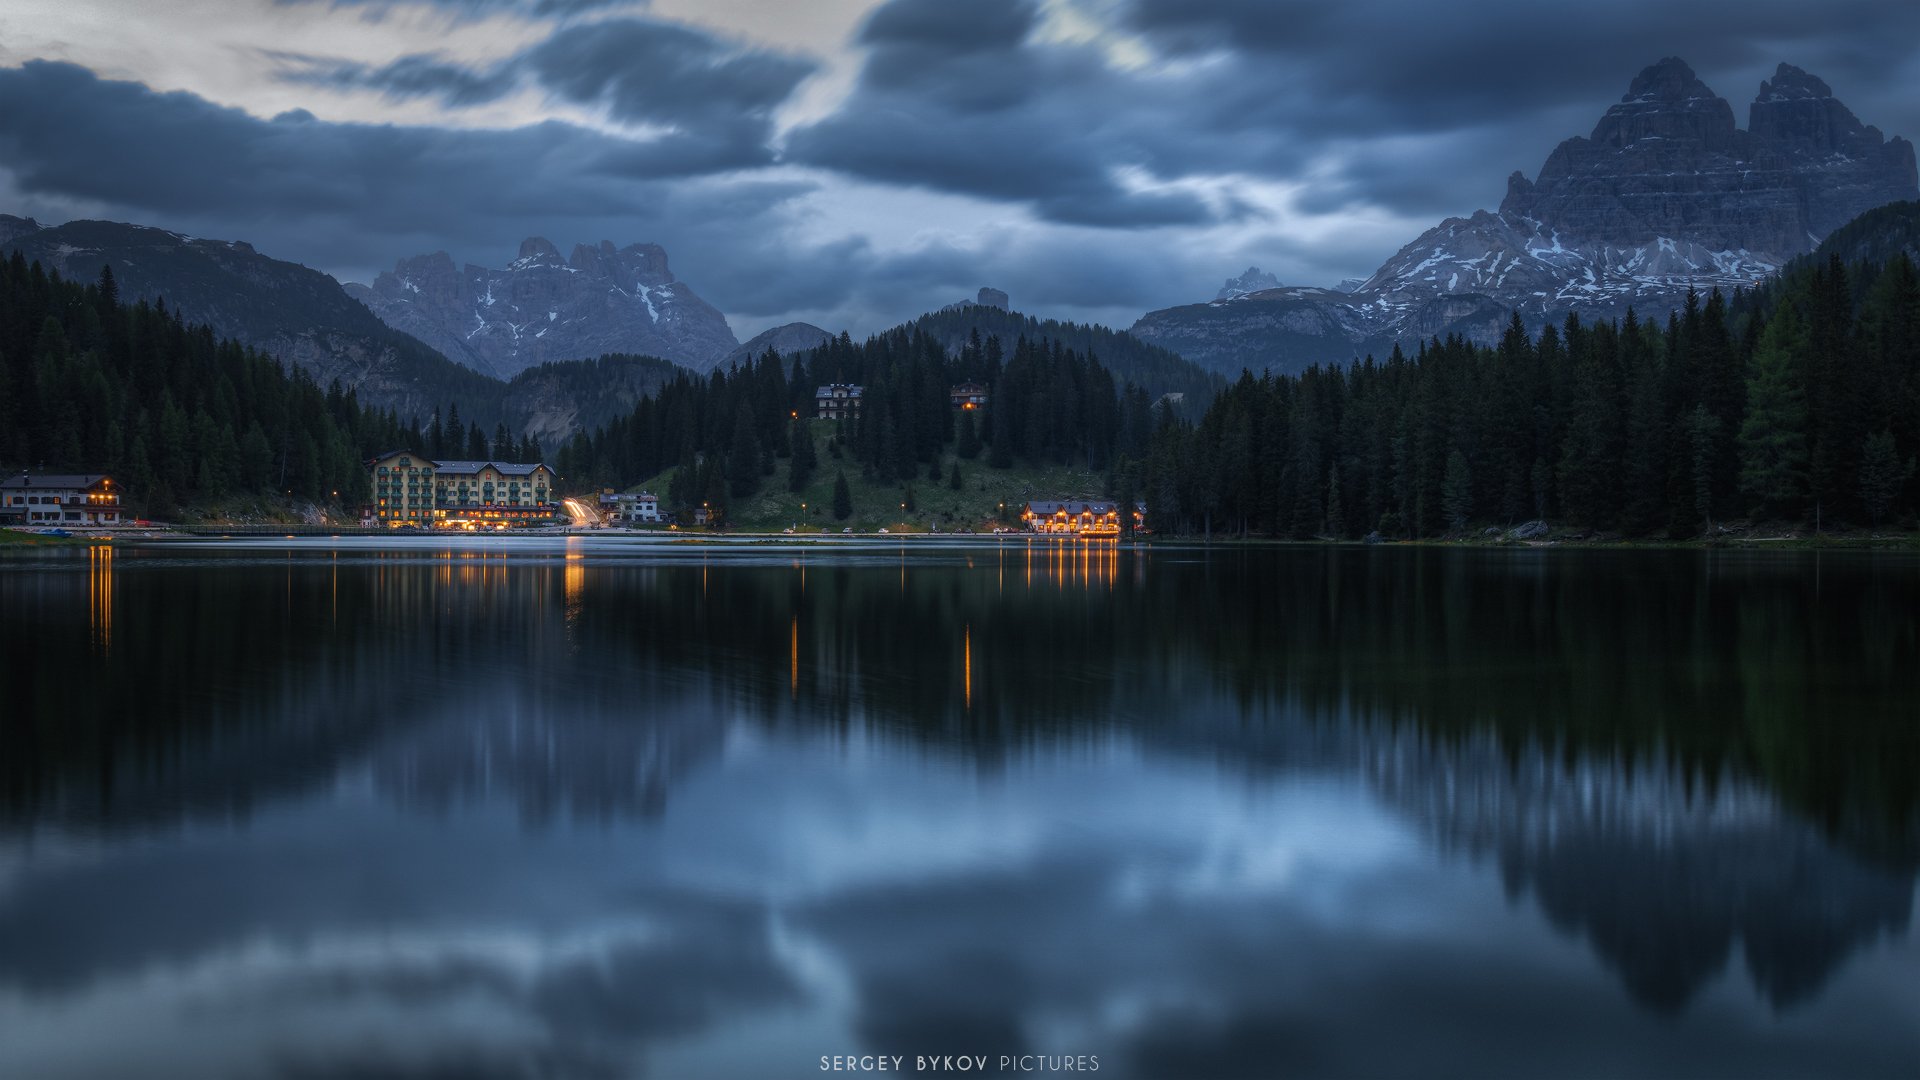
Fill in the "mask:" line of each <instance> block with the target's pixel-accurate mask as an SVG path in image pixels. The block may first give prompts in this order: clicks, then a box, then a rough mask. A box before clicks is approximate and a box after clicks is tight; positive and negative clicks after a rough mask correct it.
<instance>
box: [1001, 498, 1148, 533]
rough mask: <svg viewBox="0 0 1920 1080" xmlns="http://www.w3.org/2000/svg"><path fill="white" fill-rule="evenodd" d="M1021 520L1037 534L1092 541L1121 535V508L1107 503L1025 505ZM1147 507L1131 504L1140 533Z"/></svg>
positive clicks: (1080, 501) (1065, 501)
mask: <svg viewBox="0 0 1920 1080" xmlns="http://www.w3.org/2000/svg"><path fill="white" fill-rule="evenodd" d="M1020 520H1021V521H1024V522H1026V523H1027V528H1028V529H1029V530H1031V531H1033V532H1037V533H1048V534H1055V535H1065V536H1084V537H1088V538H1092V539H1102V538H1112V537H1117V536H1119V535H1120V504H1119V503H1116V502H1113V501H1111V500H1107V499H1060V500H1051V501H1036V502H1030V503H1028V504H1027V505H1026V506H1025V507H1024V508H1023V509H1022V510H1021V511H1020ZM1146 523H1147V504H1146V503H1135V504H1133V527H1134V529H1135V530H1136V531H1139V530H1143V529H1144V528H1145V527H1146Z"/></svg>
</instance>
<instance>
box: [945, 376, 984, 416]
mask: <svg viewBox="0 0 1920 1080" xmlns="http://www.w3.org/2000/svg"><path fill="white" fill-rule="evenodd" d="M947 397H948V399H949V400H951V401H952V402H953V407H954V408H956V409H984V408H986V407H987V388H986V387H985V386H983V385H981V384H980V383H977V382H963V383H961V384H960V385H958V386H955V387H952V388H950V389H949V390H948V391H947Z"/></svg>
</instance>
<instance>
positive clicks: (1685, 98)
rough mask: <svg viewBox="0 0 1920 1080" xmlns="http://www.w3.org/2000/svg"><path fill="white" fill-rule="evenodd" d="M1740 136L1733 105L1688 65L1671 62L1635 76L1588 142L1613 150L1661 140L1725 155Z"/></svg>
mask: <svg viewBox="0 0 1920 1080" xmlns="http://www.w3.org/2000/svg"><path fill="white" fill-rule="evenodd" d="M1736 134H1737V132H1736V130H1735V128H1734V126H1733V106H1731V105H1729V104H1727V102H1726V100H1725V99H1724V98H1721V97H1719V96H1718V95H1716V94H1715V93H1714V92H1713V91H1712V90H1710V89H1708V88H1707V84H1706V83H1703V82H1701V81H1700V77H1699V76H1697V75H1695V74H1694V73H1693V69H1692V68H1690V67H1688V66H1687V65H1686V63H1685V61H1682V60H1679V59H1677V58H1675V57H1668V58H1667V59H1665V60H1662V61H1660V62H1659V63H1657V64H1655V65H1653V66H1652V67H1649V68H1647V69H1646V70H1645V71H1642V72H1641V73H1640V74H1639V75H1637V76H1635V77H1634V80H1633V82H1632V84H1631V85H1629V86H1628V87H1627V93H1626V95H1625V96H1624V97H1622V98H1621V99H1620V103H1619V104H1617V105H1615V106H1613V107H1612V108H1610V109H1608V110H1607V111H1606V115H1604V116H1602V117H1601V118H1600V122H1599V123H1598V124H1595V125H1594V128H1593V134H1592V136H1590V138H1591V139H1592V141H1593V142H1595V143H1598V144H1599V145H1601V146H1604V147H1611V148H1614V149H1618V148H1621V147H1626V146H1630V145H1632V144H1634V143H1638V142H1642V141H1645V140H1652V139H1659V140H1667V141H1675V142H1680V143H1683V144H1688V145H1693V146H1698V147H1700V148H1702V149H1705V150H1707V151H1711V152H1721V151H1725V150H1728V149H1730V148H1731V146H1732V144H1733V142H1734V139H1735V136H1736Z"/></svg>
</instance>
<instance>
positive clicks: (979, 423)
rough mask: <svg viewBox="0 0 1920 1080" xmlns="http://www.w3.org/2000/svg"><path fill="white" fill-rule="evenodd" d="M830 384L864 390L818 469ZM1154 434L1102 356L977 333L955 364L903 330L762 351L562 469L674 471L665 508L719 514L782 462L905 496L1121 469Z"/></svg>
mask: <svg viewBox="0 0 1920 1080" xmlns="http://www.w3.org/2000/svg"><path fill="white" fill-rule="evenodd" d="M962 382H979V383H983V384H986V385H988V386H989V387H991V390H992V395H993V397H992V403H991V406H990V407H989V408H988V409H986V410H985V411H984V413H979V412H970V411H960V410H955V409H954V408H953V407H952V403H951V399H950V397H949V391H950V389H951V388H952V387H953V386H954V385H956V384H958V383H962ZM828 383H854V384H857V385H859V386H861V387H862V388H863V395H862V401H863V404H862V407H861V410H860V414H859V418H858V419H857V420H849V421H845V422H841V423H839V425H838V426H839V430H838V433H837V434H836V435H835V437H834V438H833V439H832V440H831V441H830V443H829V448H830V449H829V452H830V453H831V454H833V455H835V456H836V457H838V458H839V459H840V460H838V461H836V462H828V463H822V462H820V461H818V460H816V456H817V455H816V452H815V450H814V446H813V440H812V439H810V438H795V435H796V434H797V433H799V432H801V431H804V430H806V429H805V428H804V427H803V425H805V424H808V423H809V422H811V423H835V422H834V421H810V419H809V418H811V417H812V416H813V415H814V409H815V403H814V393H815V390H816V389H817V388H818V387H820V386H822V385H825V384H828ZM1153 423H1154V420H1153V403H1152V401H1151V400H1150V399H1149V398H1148V396H1147V392H1146V391H1145V390H1143V389H1141V388H1140V387H1137V386H1134V385H1132V384H1130V383H1128V384H1122V385H1116V384H1115V381H1114V377H1113V375H1112V374H1111V373H1110V372H1109V371H1108V370H1107V369H1106V367H1105V366H1104V365H1103V364H1102V363H1101V361H1100V359H1099V358H1098V357H1097V356H1094V355H1091V354H1083V353H1081V352H1079V351H1078V350H1075V349H1072V348H1069V347H1067V346H1065V345H1063V344H1062V343H1061V342H1059V341H1052V340H1035V341H1029V340H1027V339H1026V338H1021V339H1019V340H1018V341H1016V342H1015V343H1014V346H1013V349H1012V351H1011V352H1010V353H1009V352H1007V351H1006V350H1005V349H1004V347H1003V346H1002V344H1001V342H1000V339H999V338H998V337H997V336H989V337H987V338H985V339H984V340H982V338H981V337H980V335H979V334H978V333H975V334H973V335H971V336H970V337H969V338H968V339H967V340H966V342H965V344H964V345H962V346H961V347H960V348H959V349H958V350H957V351H955V352H952V353H949V351H948V350H947V349H946V347H945V346H944V345H943V344H942V343H941V342H940V340H939V339H937V338H935V337H934V336H932V335H930V334H928V333H926V332H925V331H923V330H910V329H907V328H901V329H897V330H893V331H890V332H888V333H885V334H881V335H878V336H876V337H873V338H869V339H868V340H867V341H866V342H865V343H863V344H855V343H854V342H853V341H852V340H851V339H850V338H849V337H848V336H847V335H845V334H842V335H841V336H840V337H839V338H838V339H837V340H835V341H832V342H829V343H827V344H825V345H822V346H821V347H819V348H818V349H815V350H812V351H811V352H808V353H805V354H801V355H799V356H796V357H794V358H793V359H792V360H790V361H789V360H783V359H782V358H781V357H779V356H778V355H777V354H774V353H771V352H769V353H765V354H762V355H761V356H760V357H759V358H758V359H757V360H755V361H754V362H753V363H752V364H742V365H738V366H736V367H734V368H732V369H729V370H725V371H716V372H714V373H713V374H712V375H710V376H707V377H705V378H702V377H700V376H696V375H693V374H691V373H688V374H685V375H683V376H681V377H680V378H678V379H676V380H675V381H673V382H671V383H669V384H667V385H666V386H664V387H662V388H661V389H660V390H659V391H658V392H657V393H656V394H655V395H654V396H652V397H649V398H647V399H645V400H643V401H641V402H640V403H639V405H638V406H636V407H635V409H634V410H633V412H632V414H631V415H629V416H627V417H624V418H622V419H620V420H617V421H615V422H614V423H612V424H609V425H608V426H606V427H605V428H603V429H601V430H600V431H598V432H595V433H593V434H590V435H589V434H585V433H582V434H580V435H577V436H575V437H574V438H573V440H571V441H570V442H569V443H568V444H567V445H566V446H565V447H562V448H561V449H560V452H559V453H558V455H557V456H556V465H555V467H556V468H557V469H558V471H559V473H560V475H561V476H562V477H564V478H566V479H567V481H568V482H569V483H570V484H577V485H593V486H615V485H626V484H631V483H635V482H638V481H640V480H643V479H645V478H647V477H650V476H653V475H655V474H657V473H659V472H661V471H663V470H665V469H667V468H669V467H673V466H679V468H677V469H676V470H675V474H674V480H673V485H672V487H671V488H670V490H669V491H667V492H665V493H664V494H666V495H667V497H668V502H669V503H670V504H671V505H673V506H675V507H677V508H686V507H689V506H697V505H700V504H702V503H706V504H708V505H709V506H712V507H716V508H723V507H725V506H726V505H727V503H728V501H729V500H731V499H736V498H743V497H746V496H748V495H752V494H754V493H755V492H757V491H759V490H760V488H761V486H762V485H763V484H764V483H766V482H767V478H768V477H771V476H773V475H775V473H776V472H777V470H776V469H775V466H774V463H775V461H776V459H792V460H793V467H792V468H791V469H789V470H788V472H787V480H786V482H787V483H788V485H789V486H790V487H792V488H793V489H795V490H798V489H799V488H800V487H802V486H804V485H805V484H806V483H807V482H808V481H809V480H810V479H811V478H812V477H813V475H814V474H815V470H817V469H819V468H823V467H825V466H826V465H828V464H831V465H833V466H834V467H835V468H836V469H839V470H842V471H844V470H848V469H857V470H859V472H860V474H861V475H864V476H865V477H866V478H868V479H869V480H872V481H875V482H879V483H895V482H898V483H901V484H903V485H905V484H907V483H909V482H911V481H913V480H914V479H915V478H916V477H922V476H924V477H925V478H926V479H927V480H929V481H938V480H941V479H948V480H951V479H952V474H953V471H954V470H955V469H957V468H959V467H960V464H961V463H962V462H969V463H971V462H976V461H977V462H978V463H979V464H980V465H981V466H983V467H999V468H1010V467H1012V466H1014V465H1015V464H1016V463H1018V464H1029V465H1047V464H1075V465H1081V466H1084V467H1086V468H1089V469H1093V470H1096V471H1103V472H1105V471H1112V470H1114V469H1115V467H1116V466H1117V465H1118V464H1119V463H1121V462H1123V461H1128V460H1135V459H1138V458H1139V457H1140V456H1141V455H1142V454H1143V453H1144V452H1145V449H1146V446H1147V440H1148V439H1149V438H1150V437H1151V435H1152V431H1153ZM796 454H797V455H798V456H797V458H796V457H795V455H796ZM943 459H944V460H945V462H946V464H945V471H942V461H943Z"/></svg>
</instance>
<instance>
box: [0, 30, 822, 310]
mask: <svg viewBox="0 0 1920 1080" xmlns="http://www.w3.org/2000/svg"><path fill="white" fill-rule="evenodd" d="M729 155H733V156H737V155H735V154H734V151H733V148H732V147H731V146H729V145H728V144H727V143H726V142H725V140H724V139H723V140H721V142H720V144H719V145H718V146H717V147H716V146H715V145H714V144H711V143H709V142H707V141H705V138H704V136H702V135H701V134H699V133H691V134H670V135H666V136H663V137H660V138H656V139H647V140H635V139H625V138H619V137H616V136H612V135H607V134H604V133H601V132H595V131H589V130H586V129H582V128H579V127H575V126H572V125H568V124H563V123H557V122H547V123H542V124H537V125H532V126H529V127H523V128H515V129H511V130H505V131H501V130H449V129H443V128H434V127H402V126H394V125H371V124H336V123H328V122H324V121H320V120H317V119H315V118H314V117H312V116H311V115H310V114H307V113H304V112H292V113H287V114H283V115H282V116H279V117H276V118H274V119H272V120H262V119H259V118H257V117H253V116H249V115H247V114H246V113H244V112H242V111H240V110H238V109H231V108H224V107H221V106H218V105H214V104H212V103H210V102H208V101H206V100H205V99H202V98H199V97H196V96H194V95H192V94H187V93H167V94H161V93H156V92H154V91H152V90H150V89H148V88H147V87H145V86H142V85H140V84H137V83H129V82H116V81H109V80H103V79H100V78H99V77H97V76H95V75H94V74H93V73H91V72H89V71H87V70H85V69H84V68H80V67H76V66H74V65H71V64H65V63H57V62H50V61H32V62H29V63H27V64H26V65H24V66H22V67H19V68H6V69H0V168H4V170H5V172H6V174H7V176H8V177H9V178H10V181H11V187H12V188H13V189H14V190H15V192H16V193H17V194H18V195H19V196H22V197H25V198H28V199H31V200H34V201H35V205H36V206H37V207H39V208H40V209H37V210H36V211H35V212H40V213H44V214H46V215H47V216H50V217H51V216H58V215H59V214H60V213H61V210H62V208H67V213H66V214H65V216H67V217H77V216H111V217H114V218H117V219H120V220H128V221H136V222H141V223H145V224H155V225H160V226H163V227H166V228H172V229H178V230H181V231H184V232H189V233H195V234H198V235H206V236H215V237H220V238H223V239H246V240H249V241H251V242H253V243H254V244H255V246H256V247H258V248H259V249H260V250H262V251H264V252H266V253H268V254H271V255H274V256H276V257H279V258H287V259H296V260H299V261H303V262H307V263H309V264H312V265H319V266H326V267H330V268H337V269H348V268H351V269H352V270H353V271H354V276H360V275H363V274H370V272H371V271H373V270H377V269H379V268H382V267H388V266H391V265H392V264H393V261H394V260H395V259H397V258H399V257H402V256H406V255H412V254H417V253H419V252H423V251H433V250H435V249H440V250H447V251H452V252H455V253H457V254H460V255H462V256H463V257H465V256H469V255H470V256H471V257H473V258H475V259H476V260H480V261H487V262H494V261H496V260H497V261H505V259H506V258H509V257H511V252H512V251H513V249H514V246H515V245H516V244H517V243H518V242H519V240H520V239H521V238H523V237H526V236H530V235H550V236H554V237H556V238H558V239H560V240H561V242H562V243H563V244H565V243H567V242H571V241H588V242H594V241H598V240H600V239H617V240H619V241H620V242H622V243H626V242H631V241H633V240H639V239H648V240H655V241H658V242H660V243H662V244H664V245H666V246H667V248H668V250H670V251H672V252H673V253H674V264H675V267H676V268H677V269H680V270H681V271H682V272H684V273H686V274H687V276H688V277H689V278H690V279H691V280H693V281H695V282H697V283H698V284H699V287H700V289H701V291H702V292H703V293H705V294H706V295H707V296H709V297H711V298H712V299H713V300H714V302H716V303H719V304H721V305H722V306H723V307H727V306H728V305H729V304H730V302H731V298H730V296H729V293H730V292H731V288H730V285H731V284H732V283H739V284H740V285H742V286H744V287H747V288H749V289H750V288H751V287H753V285H754V283H755V282H757V281H758V280H759V279H760V278H761V277H763V276H777V275H781V274H785V273H792V274H795V275H796V276H798V275H800V274H801V273H802V271H801V270H800V269H799V267H800V266H803V265H804V264H805V261H806V259H807V257H808V252H807V251H806V250H781V249H779V247H778V241H777V235H778V229H779V223H780V219H779V214H780V213H781V209H782V207H783V206H784V205H785V204H787V203H788V202H790V201H791V200H793V199H794V198H796V197H799V196H801V195H804V194H806V193H807V192H809V191H811V190H813V189H814V185H813V184H810V183H805V182H800V181H795V180H775V179H768V178H761V179H741V178H732V179H717V180H716V179H709V180H705V181H703V182H701V183H698V184H689V183H684V182H676V180H679V179H683V178H684V177H685V176H687V175H688V174H689V173H693V172H698V171H700V170H702V169H705V168H709V167H712V166H713V165H714V164H715V163H716V159H719V158H725V157H728V156H729ZM76 211H77V212H76ZM836 284H837V285H838V287H839V288H840V289H841V291H842V295H844V294H845V291H846V290H849V289H851V288H852V284H851V282H849V281H841V282H837V283H836Z"/></svg>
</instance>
